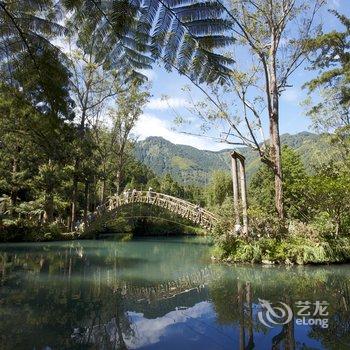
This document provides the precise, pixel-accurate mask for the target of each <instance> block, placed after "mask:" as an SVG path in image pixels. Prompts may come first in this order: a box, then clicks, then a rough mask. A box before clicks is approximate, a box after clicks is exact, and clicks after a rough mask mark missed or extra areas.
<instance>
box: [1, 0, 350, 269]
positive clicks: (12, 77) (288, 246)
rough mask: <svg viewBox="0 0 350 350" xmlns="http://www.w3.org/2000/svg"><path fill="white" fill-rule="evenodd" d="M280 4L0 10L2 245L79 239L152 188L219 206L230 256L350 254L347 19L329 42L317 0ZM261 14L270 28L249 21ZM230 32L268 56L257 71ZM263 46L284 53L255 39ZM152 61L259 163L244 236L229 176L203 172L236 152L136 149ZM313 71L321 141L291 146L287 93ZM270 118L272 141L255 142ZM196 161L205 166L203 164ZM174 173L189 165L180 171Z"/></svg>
mask: <svg viewBox="0 0 350 350" xmlns="http://www.w3.org/2000/svg"><path fill="white" fill-rule="evenodd" d="M113 3H114V2H113ZM273 3H274V6H275V7H274V8H272V5H271V6H270V5H269V4H268V2H266V1H263V0H261V8H256V9H252V8H251V7H249V6H248V5H246V4H244V6H247V8H243V9H242V11H241V10H240V9H237V13H235V15H232V13H231V12H230V10H229V9H226V8H224V7H223V6H224V5H223V4H221V3H218V2H210V3H205V6H204V5H203V4H200V3H195V4H193V5H188V4H187V5H183V6H184V8H183V9H182V10H183V11H182V10H181V11H179V10H178V8H177V7H176V6H175V5H172V6H170V7H169V6H165V5H164V4H163V3H160V4H157V5H154V4H153V3H152V4H151V3H150V4H148V8H147V9H145V8H141V7H139V6H140V4H138V3H137V4H136V3H135V4H134V3H129V2H127V1H126V2H119V1H116V2H115V4H114V5H115V6H110V7H109V6H107V5H106V6H105V7H104V6H100V4H99V2H95V1H88V0H86V1H72V0H70V1H68V0H66V1H61V2H58V3H56V2H54V1H50V0H46V1H44V0H34V1H30V2H27V1H6V2H0V18H1V20H0V22H1V28H2V30H1V33H0V36H1V44H0V45H1V54H0V63H1V65H0V75H1V83H0V195H1V198H0V239H1V240H3V241H8V240H49V239H62V238H63V239H64V238H69V237H74V232H75V231H76V228H77V223H78V222H79V223H81V222H86V221H87V220H88V217H89V215H90V214H91V213H93V212H94V211H95V210H96V208H97V207H98V206H99V205H101V204H102V203H104V202H106V200H107V199H108V197H109V196H111V195H114V194H120V193H122V192H123V191H124V190H125V189H133V188H136V189H147V188H149V187H151V188H152V189H154V190H155V191H159V192H162V193H166V194H170V195H173V196H176V197H180V198H183V199H187V200H189V201H190V202H193V203H195V204H198V205H200V206H203V207H207V208H209V209H210V210H212V211H213V212H215V213H217V215H218V217H219V218H220V222H219V224H218V226H217V227H216V229H215V234H216V236H217V242H218V244H217V251H216V256H217V257H219V258H221V259H222V258H224V259H226V260H227V259H229V260H230V261H232V260H233V261H257V262H261V261H270V262H274V261H278V262H286V263H289V262H290V263H294V262H297V263H302V262H326V261H344V260H347V259H349V256H350V244H349V229H350V206H349V200H348V199H349V197H350V187H349V186H350V156H349V154H350V153H349V150H350V140H349V125H350V118H349V111H350V109H349V105H350V92H349V74H350V73H349V62H350V58H349V57H350V55H349V46H350V42H349V31H350V21H349V19H348V18H346V17H344V16H342V15H341V14H339V13H336V12H334V13H333V14H332V15H333V16H334V18H335V20H337V21H338V22H339V23H341V24H342V25H343V27H344V30H343V31H338V32H336V31H333V32H330V33H323V32H321V31H319V30H316V29H317V28H318V27H317V26H315V28H314V21H315V18H316V17H317V16H316V14H317V11H318V10H319V8H321V6H322V3H323V2H322V1H321V2H319V1H315V6H314V7H312V6H310V7H308V8H306V7H305V8H304V7H303V6H302V5H300V6H297V5H296V4H295V2H294V1H287V2H286V6H287V5H288V4H289V5H288V6H290V8H289V7H288V6H287V7H286V8H285V7H283V6H282V7H281V6H280V3H279V2H275V1H274V2H273ZM242 6H243V5H242ZM244 6H243V7H244ZM259 11H260V12H261V11H262V13H260V12H259ZM307 11H309V12H310V13H311V15H310V17H307V18H303V20H304V21H301V22H302V23H303V25H302V27H301V28H300V34H299V37H298V38H297V39H295V40H294V39H293V40H294V41H291V42H290V48H291V50H290V52H289V54H290V57H289V59H290V64H288V61H287V60H285V61H281V57H282V53H281V51H280V50H282V49H281V48H280V45H281V42H282V41H283V40H282V39H283V34H286V33H287V30H286V28H287V24H288V23H291V21H292V20H294V19H295V18H299V17H301V16H302V14H305V15H306V13H307ZM224 14H225V15H227V16H228V17H227V16H226V17H224ZM262 15H264V16H268V17H269V16H270V17H269V18H270V20H269V21H267V22H266V23H265V21H263V22H264V23H262V22H260V21H257V23H256V25H249V24H248V23H247V18H252V16H253V17H254V18H256V19H259V18H260V17H261V16H262ZM247 16H248V17H247ZM259 16H260V17H259ZM278 18H280V20H278ZM300 19H302V18H300ZM198 21H199V22H200V23H199V22H198ZM248 22H249V21H248ZM174 23H177V24H176V25H174ZM232 28H234V29H233V32H232V31H231V30H232ZM235 28H238V29H235ZM313 28H314V29H315V30H313ZM169 33H170V34H171V35H170V34H169ZM213 33H215V35H214V34H213ZM174 34H176V35H174ZM235 36H238V37H239V38H240V40H239V45H242V46H244V47H246V48H248V49H249V50H250V51H249V52H251V54H252V57H256V58H257V62H258V63H257V65H256V66H254V65H253V66H252V67H250V68H251V69H252V70H253V74H252V73H247V72H240V71H238V69H235V61H234V60H233V59H232V58H231V56H230V54H226V53H223V50H226V49H227V50H230V47H231V46H232V45H234V43H235V42H236V38H235ZM267 38H272V39H271V44H269V45H271V47H274V49H273V50H268V49H267V48H268V47H269V45H262V46H259V45H260V44H259V43H260V42H265V41H266V40H267ZM293 45H294V46H293ZM279 55H281V56H279ZM155 62H158V63H161V64H162V65H163V66H164V67H165V69H167V70H173V71H174V70H175V71H177V72H178V73H180V74H182V75H185V76H186V77H187V78H189V79H190V81H191V82H192V84H193V85H194V86H195V87H197V88H199V89H201V90H202V92H204V93H205V95H206V96H207V97H208V101H209V102H210V103H213V104H214V107H215V108H216V109H215V110H213V109H211V108H209V107H208V104H206V103H208V102H206V103H201V104H200V106H201V107H202V109H204V111H203V110H200V109H199V107H198V105H193V106H192V107H193V108H192V111H194V112H195V111H197V114H198V118H199V119H201V118H202V119H205V120H207V121H209V122H212V121H217V120H220V121H221V122H222V121H224V122H227V123H228V125H229V131H228V133H227V135H229V136H232V137H233V141H232V139H231V141H230V140H229V139H228V138H226V139H225V141H227V143H228V145H229V146H228V147H230V148H232V147H237V146H240V147H241V146H245V147H246V148H239V150H240V151H241V152H242V153H244V155H245V156H246V157H247V159H248V160H249V161H250V162H251V167H250V169H248V175H249V220H250V235H249V237H244V236H243V235H242V234H241V232H234V227H233V224H234V223H233V220H232V217H233V207H232V180H231V175H230V173H229V172H228V171H225V170H215V171H213V172H211V173H210V174H208V169H210V170H211V169H213V170H214V169H220V168H221V169H223V168H224V167H221V166H219V164H224V163H223V162H225V160H224V159H225V157H226V156H227V154H226V153H220V152H219V153H216V154H214V153H210V152H207V153H205V156H204V153H201V155H199V154H197V153H198V152H197V153H196V151H194V150H193V149H191V148H189V147H177V148H172V149H170V150H169V149H166V148H165V147H160V148H159V150H160V149H161V152H162V154H147V140H146V141H144V143H138V144H136V145H135V142H136V141H135V139H133V137H132V131H133V128H134V126H135V124H136V123H137V121H138V119H139V117H140V116H141V115H142V112H143V109H144V107H145V106H146V105H147V103H148V101H149V99H150V97H151V96H150V94H149V91H150V83H149V82H148V81H147V77H146V76H145V75H144V73H143V72H144V70H145V69H146V70H147V69H148V70H150V69H152V68H153V64H154V63H155ZM302 63H303V64H304V65H307V68H308V69H310V70H314V71H315V72H318V73H319V74H318V75H317V77H316V78H315V79H313V80H311V81H309V82H305V87H304V89H305V90H304V91H305V92H308V98H307V101H305V106H306V109H307V114H308V116H309V117H310V119H311V121H312V124H313V128H314V130H315V131H316V132H317V133H318V135H314V136H313V139H312V141H310V142H309V143H308V142H307V141H305V140H304V141H302V142H301V144H298V142H299V141H298V140H296V138H295V139H293V137H291V136H288V135H286V136H285V137H284V138H283V137H282V138H280V135H279V115H280V110H279V97H280V95H281V93H282V92H283V91H284V90H285V89H287V88H288V78H289V76H290V75H291V74H292V73H293V72H294V71H295V70H296V69H297V68H299V66H300V65H301V64H302ZM258 75H259V76H260V79H261V80H258V79H257V78H256V76H258ZM261 81H264V87H265V88H264V89H260V90H259V89H256V88H254V89H255V90H254V93H257V94H260V95H259V96H257V97H254V98H253V97H252V101H253V102H254V103H259V105H260V104H261V103H262V101H265V102H266V106H265V107H264V108H262V109H261V110H260V109H259V108H258V106H257V105H254V103H253V104H252V103H251V101H248V100H247V96H248V97H250V96H251V95H250V93H249V92H248V90H249V88H251V87H252V86H253V87H256V86H257V85H258V83H260V82H261ZM202 86H205V87H206V88H207V89H206V90H204V88H203V87H202ZM261 91H263V93H261ZM228 93H230V94H231V93H233V94H235V96H236V99H237V101H240V103H241V104H242V106H243V107H242V111H243V113H244V114H243V117H242V118H238V119H239V120H236V119H235V118H236V116H235V115H234V113H232V115H230V114H229V113H228V110H229V108H228V107H227V104H226V103H225V102H223V101H222V100H221V99H222V98H225V96H226V94H228ZM315 94H316V95H317V97H316V99H315ZM229 96H230V97H229V98H232V95H229ZM226 98H228V97H226ZM248 113H250V114H248ZM265 114H266V115H267V122H268V125H269V133H270V134H269V135H268V137H266V138H265V139H264V140H262V141H259V139H258V138H257V136H256V135H257V134H259V132H260V131H261V130H260V129H261V128H262V122H261V118H262V116H263V115H265ZM249 118H254V122H250V121H249ZM241 123H243V125H244V128H245V129H244V130H243V131H242V129H241V128H242V126H241ZM206 127H208V125H206ZM246 134H247V135H248V136H245V135H246ZM304 136H305V134H304ZM304 136H301V137H304ZM281 139H282V141H281ZM304 139H305V138H304ZM157 142H158V143H162V142H163V143H164V142H165V141H164V140H161V139H158V140H157ZM293 142H296V143H297V145H295V144H293ZM165 143H166V142H165ZM299 143H300V142H299ZM288 145H289V146H288ZM293 148H299V149H302V152H299V153H298V152H297V151H295V150H294V149H293ZM135 155H136V156H135ZM213 155H214V156H215V157H214V156H213ZM192 156H193V159H191V157H192ZM147 157H148V158H147ZM150 157H151V158H152V159H150ZM198 157H200V160H201V161H204V163H203V164H201V165H200V167H199V166H198V164H196V158H197V161H198ZM140 159H141V160H143V161H144V163H143V162H141V161H140ZM145 163H146V164H145ZM147 165H148V166H147ZM171 166H172V167H173V168H177V169H180V170H179V171H178V172H177V173H174V172H173V171H172V170H173V168H171ZM203 167H204V168H203ZM160 169H161V172H160ZM189 169H190V170H191V172H188V170H189ZM186 171H187V172H186ZM160 173H161V175H160ZM170 173H172V174H170ZM194 177H196V178H197V181H193V178H194ZM204 177H205V181H203V182H201V181H198V178H204Z"/></svg>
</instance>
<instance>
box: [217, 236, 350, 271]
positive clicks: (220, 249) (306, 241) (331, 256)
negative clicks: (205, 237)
mask: <svg viewBox="0 0 350 350" xmlns="http://www.w3.org/2000/svg"><path fill="white" fill-rule="evenodd" d="M213 254H214V256H215V257H216V258H219V259H221V260H227V261H229V262H250V263H265V264H275V263H278V264H287V265H289V264H299V265H303V264H324V263H336V262H346V261H349V260H350V239H349V238H348V237H343V238H341V239H340V240H334V239H332V240H327V239H321V240H317V241H315V240H313V239H310V238H309V237H303V236H301V235H300V236H299V235H291V236H288V237H285V238H284V239H278V238H268V237H263V238H259V239H254V240H249V241H247V240H246V239H243V238H240V237H237V236H234V235H232V236H230V237H228V238H226V239H225V240H222V241H221V242H220V243H219V244H218V245H217V247H216V248H215V250H214V251H213Z"/></svg>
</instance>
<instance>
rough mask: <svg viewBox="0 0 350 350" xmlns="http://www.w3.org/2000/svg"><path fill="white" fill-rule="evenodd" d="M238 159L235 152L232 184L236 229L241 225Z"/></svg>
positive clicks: (232, 165)
mask: <svg viewBox="0 0 350 350" xmlns="http://www.w3.org/2000/svg"><path fill="white" fill-rule="evenodd" d="M237 170H238V169H237V158H236V157H235V152H233V153H231V173H232V184H233V207H234V210H235V222H236V227H238V226H239V225H240V224H241V222H240V221H241V220H240V215H239V200H238V196H239V191H238V172H237Z"/></svg>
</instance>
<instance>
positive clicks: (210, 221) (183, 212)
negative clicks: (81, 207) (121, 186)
mask: <svg viewBox="0 0 350 350" xmlns="http://www.w3.org/2000/svg"><path fill="white" fill-rule="evenodd" d="M132 203H144V204H148V205H151V206H157V207H160V208H163V209H166V210H169V211H170V212H172V213H174V214H177V215H179V216H180V217H182V218H185V219H187V220H189V221H191V222H192V223H193V224H195V225H198V226H200V227H202V228H204V229H206V230H208V231H211V230H212V229H213V227H214V226H215V224H216V223H217V221H218V218H217V217H216V216H215V215H214V214H213V213H211V212H210V211H208V210H206V209H204V208H201V207H200V206H198V205H196V204H193V203H190V202H188V201H186V200H183V199H180V198H177V197H173V196H169V195H167V194H163V193H158V192H152V191H133V192H132V193H128V194H122V195H119V196H118V195H115V196H112V197H110V198H109V199H108V200H107V201H106V203H104V204H102V205H100V206H98V207H97V208H96V211H95V212H94V213H92V214H90V216H89V218H88V221H87V222H86V224H81V225H80V226H79V230H80V231H89V230H92V229H93V228H94V226H95V224H97V223H99V222H101V220H104V218H105V217H106V216H109V215H113V214H116V213H117V212H118V210H119V209H121V208H122V207H124V206H127V205H130V204H132Z"/></svg>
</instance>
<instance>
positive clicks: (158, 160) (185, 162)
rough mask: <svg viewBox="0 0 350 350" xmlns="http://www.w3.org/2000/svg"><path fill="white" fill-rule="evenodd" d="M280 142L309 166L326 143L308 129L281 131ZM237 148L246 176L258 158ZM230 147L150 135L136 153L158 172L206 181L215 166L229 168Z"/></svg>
mask: <svg viewBox="0 0 350 350" xmlns="http://www.w3.org/2000/svg"><path fill="white" fill-rule="evenodd" d="M281 140H282V143H283V144H285V145H288V146H290V147H292V148H294V149H295V150H296V151H297V152H298V153H299V154H300V155H301V157H302V160H303V162H304V164H305V166H306V168H308V169H310V164H311V162H312V159H313V158H315V156H316V154H320V153H322V151H323V150H324V147H325V143H324V141H323V140H322V136H320V135H316V134H312V133H309V132H301V133H299V134H296V135H290V134H284V135H282V136H281ZM238 151H239V152H240V153H241V154H243V155H244V156H245V157H246V168H247V177H248V179H249V178H250V177H251V175H252V174H253V173H254V172H255V171H256V170H257V169H258V167H259V165H260V160H259V158H258V155H257V154H256V152H254V151H252V150H251V149H249V148H247V147H243V148H239V149H238ZM229 153H230V150H222V151H218V152H213V151H203V150H199V149H197V148H194V147H191V146H185V145H177V144H173V143H171V142H169V141H167V140H165V139H163V138H162V137H149V138H147V139H146V140H144V141H140V142H138V143H137V144H136V148H135V156H136V158H137V159H138V160H140V161H142V162H143V163H144V164H146V165H147V166H149V167H150V168H151V169H152V170H153V171H154V172H155V173H156V174H157V175H164V174H166V173H170V174H171V175H172V176H173V177H174V178H175V179H176V180H177V181H179V182H181V183H187V184H188V183H193V184H203V185H205V184H206V183H207V182H208V181H209V179H210V174H211V173H212V172H213V171H214V170H219V169H220V170H227V171H230V156H229Z"/></svg>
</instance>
